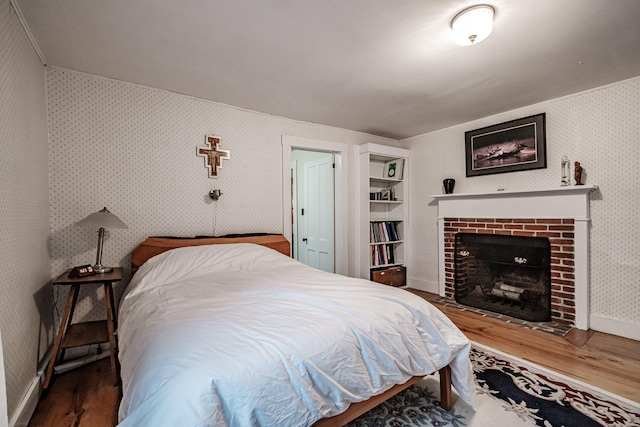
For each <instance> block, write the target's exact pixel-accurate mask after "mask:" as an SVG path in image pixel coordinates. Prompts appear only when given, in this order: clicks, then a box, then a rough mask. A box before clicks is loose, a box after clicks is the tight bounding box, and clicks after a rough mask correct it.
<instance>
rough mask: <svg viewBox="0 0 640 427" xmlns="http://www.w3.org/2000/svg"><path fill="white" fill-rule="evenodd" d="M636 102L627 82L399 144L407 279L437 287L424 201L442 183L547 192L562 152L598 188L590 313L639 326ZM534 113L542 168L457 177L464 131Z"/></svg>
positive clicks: (637, 85)
mask: <svg viewBox="0 0 640 427" xmlns="http://www.w3.org/2000/svg"><path fill="white" fill-rule="evenodd" d="M638 99H640V78H634V79H631V80H626V81H623V82H620V83H617V84H613V85H609V86H605V87H602V88H598V89H595V90H591V91H588V92H584V93H579V94H575V95H571V96H568V97H564V98H560V99H556V100H552V101H548V102H544V103H540V104H536V105H531V106H528V107H525V108H521V109H518V110H514V111H509V112H506V113H503V114H499V115H496V116H492V117H487V118H484V119H482V120H477V121H474V122H470V123H465V124H463V125H458V126H454V127H451V128H448V129H444V130H440V131H437V132H433V133H429V134H426V135H422V136H418V137H414V138H411V139H408V140H405V141H402V143H403V144H404V145H407V146H408V147H410V149H411V162H412V165H415V167H412V168H411V180H412V185H411V227H412V231H411V232H412V235H414V236H420V238H417V237H416V238H415V239H413V240H412V241H411V242H410V244H411V260H410V262H409V270H408V271H409V274H410V275H411V277H412V278H414V280H416V283H419V284H421V285H422V286H425V287H431V286H433V285H434V284H435V285H436V289H437V282H438V273H437V271H438V269H437V267H438V264H437V263H438V246H437V228H436V218H437V205H436V204H435V203H434V202H433V199H432V198H431V197H429V196H430V195H432V194H440V193H442V188H441V186H442V179H443V178H449V177H450V178H455V180H456V186H455V192H459V193H474V192H486V191H495V190H497V189H498V188H504V189H506V190H526V189H534V188H551V187H556V186H558V185H559V184H560V159H561V158H562V156H563V155H565V154H566V155H567V156H568V157H569V159H570V161H571V163H572V164H573V162H574V161H576V160H577V161H580V162H581V164H582V166H583V168H584V171H585V172H584V174H583V176H584V178H583V179H584V180H585V182H586V183H587V184H595V185H599V186H600V190H599V191H598V192H594V193H592V194H591V218H592V227H591V257H590V263H591V303H590V304H591V314H592V315H596V316H600V317H602V318H605V319H606V318H608V319H613V320H616V321H620V322H622V323H626V324H629V325H631V326H632V327H635V328H637V327H638V326H640V292H638V290H639V288H640V258H639V257H638V254H639V253H640V224H639V223H638V218H639V217H640V201H639V200H640V199H639V198H638V197H637V191H638V189H637V186H638V183H639V182H640V169H639V168H638V158H639V157H638V134H640V103H639V102H638ZM538 113H546V129H547V131H546V136H547V164H548V166H547V168H546V169H539V170H535V171H526V172H513V173H504V174H497V175H488V176H480V177H471V178H466V177H465V161H464V159H465V157H464V133H465V131H469V130H474V129H478V128H482V127H484V126H489V125H493V124H497V123H501V122H505V121H508V120H513V119H517V118H521V117H526V116H530V115H534V114H538ZM420 165H423V166H424V167H420ZM572 176H573V175H572ZM572 182H573V180H572ZM416 183H419V184H420V185H416ZM610 332H613V333H616V331H610Z"/></svg>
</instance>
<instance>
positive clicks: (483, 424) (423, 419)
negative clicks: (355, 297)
mask: <svg viewBox="0 0 640 427" xmlns="http://www.w3.org/2000/svg"><path fill="white" fill-rule="evenodd" d="M471 362H472V364H473V370H474V373H475V377H476V391H477V396H476V400H477V402H476V408H475V410H474V409H473V408H471V407H470V406H469V405H467V404H466V403H464V402H463V401H462V400H461V399H459V398H458V397H457V395H456V394H455V392H454V402H455V403H454V407H453V409H452V410H451V411H449V412H447V411H445V410H443V409H442V408H440V406H438V405H439V400H438V399H439V396H440V391H439V385H438V378H437V376H432V377H427V378H425V379H422V380H420V381H418V382H417V383H416V384H414V385H412V386H411V387H409V388H407V389H406V390H404V391H403V392H401V393H400V394H398V395H396V396H394V397H392V398H391V399H389V400H387V401H386V402H384V403H382V404H380V405H378V406H377V407H375V408H374V409H372V410H371V411H369V412H367V413H366V414H364V415H362V416H361V417H359V418H357V419H356V420H354V421H352V422H351V423H350V424H348V426H350V427H365V426H366V427H376V426H380V427H382V426H389V427H401V426H453V427H465V426H472V427H503V426H509V427H511V426H542V427H561V426H562V427H589V426H625V427H630V426H640V404H638V403H635V402H632V401H630V400H627V399H624V398H621V397H618V396H615V395H613V394H611V393H608V392H606V391H603V390H600V389H596V388H593V387H590V386H588V385H587V384H583V383H580V382H577V381H573V380H571V379H569V378H568V377H564V376H562V375H560V374H555V373H553V372H551V371H548V370H546V369H544V368H540V367H536V366H533V365H530V364H528V363H526V362H524V361H522V360H519V359H516V358H512V357H510V356H508V355H506V354H503V353H499V352H496V351H492V350H491V349H489V348H486V347H482V346H479V345H474V348H472V350H471Z"/></svg>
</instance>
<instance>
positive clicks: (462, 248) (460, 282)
mask: <svg viewBox="0 0 640 427" xmlns="http://www.w3.org/2000/svg"><path fill="white" fill-rule="evenodd" d="M454 266H455V287H454V296H455V300H456V301H457V302H458V303H460V304H464V305H468V306H472V307H476V308H481V309H485V310H489V311H493V312H496V313H501V314H505V315H507V316H511V317H516V318H519V319H523V320H528V321H532V322H546V321H549V320H551V298H550V293H551V245H550V242H549V239H548V238H546V237H526V236H507V235H495V234H472V233H457V234H456V236H455V255H454Z"/></svg>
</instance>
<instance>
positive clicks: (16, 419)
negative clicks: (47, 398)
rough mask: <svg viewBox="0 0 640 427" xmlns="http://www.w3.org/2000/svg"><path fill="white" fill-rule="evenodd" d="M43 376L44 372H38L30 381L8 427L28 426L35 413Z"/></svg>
mask: <svg viewBox="0 0 640 427" xmlns="http://www.w3.org/2000/svg"><path fill="white" fill-rule="evenodd" d="M43 376H44V370H39V371H38V373H37V375H36V377H35V378H34V379H33V380H31V384H30V385H29V388H28V390H27V393H26V394H25V395H24V398H23V399H22V401H21V402H20V405H18V408H17V409H16V411H15V412H14V413H13V417H11V419H10V420H9V427H27V426H28V425H29V421H30V420H31V416H32V415H33V413H34V412H35V410H36V406H37V405H38V400H39V399H40V391H41V390H42V387H41V384H42V380H43Z"/></svg>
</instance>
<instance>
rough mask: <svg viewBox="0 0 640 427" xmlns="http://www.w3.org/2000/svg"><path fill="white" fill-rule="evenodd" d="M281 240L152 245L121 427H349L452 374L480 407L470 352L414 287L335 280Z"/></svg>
mask: <svg viewBox="0 0 640 427" xmlns="http://www.w3.org/2000/svg"><path fill="white" fill-rule="evenodd" d="M288 254H289V243H288V242H287V241H286V239H285V238H284V237H283V236H280V235H266V236H250V237H247V236H240V237H232V238H210V239H172V238H149V239H147V240H146V241H145V242H144V243H143V244H141V245H140V246H139V247H138V248H137V249H136V250H135V251H134V252H133V254H132V271H135V275H134V276H133V278H132V280H131V282H130V284H129V285H128V287H127V289H126V290H125V292H124V294H123V296H122V300H121V303H120V308H119V316H118V319H119V320H118V323H119V325H118V340H119V355H118V357H119V360H120V365H121V377H122V385H123V398H122V401H121V404H120V408H119V414H118V417H119V426H121V427H129V426H163V425H166V426H174V425H180V426H205V425H220V426H226V425H229V426H251V425H276V426H289V425H290V426H310V425H315V426H334V425H335V426H338V425H343V424H345V423H347V422H348V421H351V420H352V419H354V418H356V417H357V416H359V415H361V414H362V413H364V412H366V411H367V410H368V409H371V408H372V407H374V406H375V405H377V404H378V403H380V402H382V401H383V400H386V399H387V398H388V397H390V396H392V395H393V394H395V393H398V392H399V391H401V390H403V389H404V388H406V387H408V386H409V385H410V384H412V383H414V382H415V381H417V380H418V379H420V378H422V377H424V376H426V375H430V374H433V373H435V372H438V371H439V372H440V378H441V390H442V399H441V400H442V406H443V407H445V408H450V407H451V404H452V403H451V401H452V398H451V384H453V386H454V387H455V388H456V391H457V392H458V394H459V395H460V398H462V399H463V400H465V401H466V402H468V403H469V404H471V405H473V403H474V391H473V390H474V387H473V371H472V368H471V364H470V362H469V357H468V353H469V349H470V342H469V341H468V340H467V338H466V337H465V336H464V335H463V334H462V333H461V332H460V331H459V330H458V329H457V328H456V327H455V326H454V325H453V323H452V322H451V321H450V320H449V319H448V318H446V317H445V316H444V315H443V314H442V313H441V312H440V311H438V310H437V309H435V308H434V307H433V306H431V305H430V304H429V303H427V302H426V301H425V300H423V299H422V298H420V297H417V296H415V295H413V294H412V293H410V292H407V291H404V290H402V289H397V288H393V287H389V286H385V285H380V284H376V283H373V282H369V281H367V280H362V279H354V278H348V277H345V276H341V275H337V274H331V273H325V272H322V271H319V270H315V269H313V268H311V267H308V266H306V265H304V264H301V263H299V262H297V261H295V260H293V259H292V258H290V257H289V256H288Z"/></svg>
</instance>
